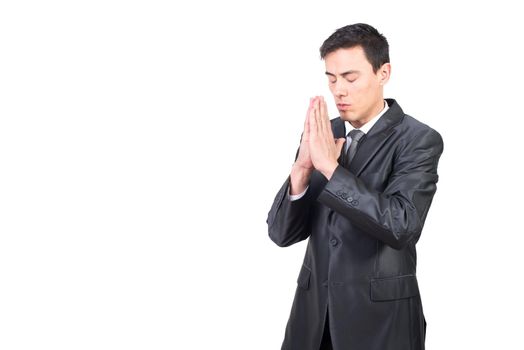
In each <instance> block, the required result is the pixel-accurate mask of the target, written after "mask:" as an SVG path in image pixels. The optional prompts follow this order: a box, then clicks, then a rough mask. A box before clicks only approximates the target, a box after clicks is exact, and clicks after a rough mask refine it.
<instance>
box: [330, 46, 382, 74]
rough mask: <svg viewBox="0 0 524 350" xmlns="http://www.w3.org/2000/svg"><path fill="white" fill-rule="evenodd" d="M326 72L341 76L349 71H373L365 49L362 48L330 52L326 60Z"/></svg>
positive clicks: (356, 47)
mask: <svg viewBox="0 0 524 350" xmlns="http://www.w3.org/2000/svg"><path fill="white" fill-rule="evenodd" d="M324 62H325V65H326V71H327V72H329V73H332V74H340V73H343V72H347V71H355V70H356V71H361V72H367V71H373V67H372V66H371V63H369V61H368V59H367V57H366V54H365V53H364V49H362V47H361V46H355V47H351V48H341V49H338V50H335V51H333V52H330V53H329V54H327V55H326V57H325V58H324Z"/></svg>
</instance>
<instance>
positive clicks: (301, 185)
mask: <svg viewBox="0 0 524 350" xmlns="http://www.w3.org/2000/svg"><path fill="white" fill-rule="evenodd" d="M313 170H314V168H305V167H303V166H300V165H297V164H293V167H292V168H291V174H290V189H289V194H291V195H296V194H300V193H302V192H304V190H305V189H306V188H307V186H308V185H309V179H310V178H311V173H312V172H313Z"/></svg>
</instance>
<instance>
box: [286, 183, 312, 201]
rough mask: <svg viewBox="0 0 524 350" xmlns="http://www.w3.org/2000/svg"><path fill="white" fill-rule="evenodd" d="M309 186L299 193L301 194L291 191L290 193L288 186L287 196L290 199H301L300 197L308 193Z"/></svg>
mask: <svg viewBox="0 0 524 350" xmlns="http://www.w3.org/2000/svg"><path fill="white" fill-rule="evenodd" d="M308 188H309V186H308V187H306V189H305V190H304V192H302V193H299V194H290V193H289V188H288V189H287V198H288V199H289V200H290V201H296V200H299V199H300V198H302V197H304V195H305V194H306V192H307V189H308Z"/></svg>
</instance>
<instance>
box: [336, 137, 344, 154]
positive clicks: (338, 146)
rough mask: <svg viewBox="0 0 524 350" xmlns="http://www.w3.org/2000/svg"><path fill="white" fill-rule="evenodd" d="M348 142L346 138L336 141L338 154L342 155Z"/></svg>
mask: <svg viewBox="0 0 524 350" xmlns="http://www.w3.org/2000/svg"><path fill="white" fill-rule="evenodd" d="M345 142H346V139H345V138H340V139H337V140H336V141H335V147H336V148H337V154H340V152H341V151H342V147H344V143H345Z"/></svg>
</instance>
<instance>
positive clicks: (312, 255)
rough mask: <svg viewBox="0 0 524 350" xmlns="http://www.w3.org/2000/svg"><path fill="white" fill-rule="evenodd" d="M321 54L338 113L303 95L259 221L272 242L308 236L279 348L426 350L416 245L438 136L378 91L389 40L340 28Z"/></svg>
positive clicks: (385, 74)
mask: <svg viewBox="0 0 524 350" xmlns="http://www.w3.org/2000/svg"><path fill="white" fill-rule="evenodd" d="M320 53H321V57H322V59H324V61H325V66H326V76H327V79H328V81H329V88H330V90H331V93H332V94H333V97H334V98H335V102H336V105H337V108H338V110H339V112H340V117H338V118H335V119H333V120H331V121H330V120H329V118H328V116H327V108H326V103H325V101H324V99H323V97H321V96H317V97H314V98H312V99H311V100H310V104H309V108H308V111H307V114H306V120H305V123H304V132H303V133H302V138H301V142H300V147H299V149H298V152H297V155H296V158H295V163H294V164H293V167H292V169H291V174H290V175H289V177H288V178H287V179H286V181H285V182H284V184H283V186H282V187H281V189H280V191H279V192H278V193H277V195H276V198H275V201H274V203H273V205H272V207H271V210H270V211H269V214H268V219H267V223H268V229H269V236H270V238H271V239H272V240H273V241H274V242H275V243H276V244H277V245H279V246H282V247H285V246H289V245H291V244H294V243H296V242H299V241H302V240H304V239H306V238H309V241H308V245H307V249H306V254H305V257H304V262H303V264H302V267H301V269H300V273H299V275H298V280H297V284H298V286H297V290H296V294H295V299H294V302H293V306H292V308H291V315H290V317H289V321H288V324H287V327H286V332H285V338H284V342H283V345H282V349H285V350H318V349H335V350H420V349H424V342H425V332H426V321H425V318H424V314H423V310H422V304H421V299H420V295H419V289H418V284H417V278H416V249H415V244H416V243H417V241H418V239H419V237H420V234H421V231H422V227H423V225H424V221H425V218H426V215H427V213H428V209H429V207H430V204H431V201H432V198H433V195H434V194H435V191H436V183H437V181H438V175H437V164H438V160H439V158H440V155H441V154H442V151H443V143H442V138H441V136H440V135H439V133H437V132H436V131H435V130H433V129H431V128H430V127H428V126H427V125H425V124H423V123H421V122H419V121H417V120H416V119H414V118H413V117H411V116H408V115H406V114H404V112H403V111H402V109H401V108H400V106H399V105H398V103H397V102H396V101H395V100H393V99H386V100H384V98H383V87H384V85H385V84H386V83H387V82H388V80H389V77H390V73H391V65H390V63H389V46H388V43H387V40H386V38H385V37H384V36H383V35H381V34H380V33H379V32H378V31H377V30H376V29H375V28H373V27H371V26H369V25H367V24H354V25H349V26H346V27H343V28H340V29H338V30H337V31H335V33H333V34H332V35H331V36H330V37H329V38H328V39H327V40H326V41H325V42H324V43H323V45H322V47H321V48H320ZM346 135H348V136H346ZM346 137H347V138H346Z"/></svg>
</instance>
